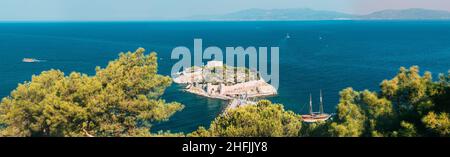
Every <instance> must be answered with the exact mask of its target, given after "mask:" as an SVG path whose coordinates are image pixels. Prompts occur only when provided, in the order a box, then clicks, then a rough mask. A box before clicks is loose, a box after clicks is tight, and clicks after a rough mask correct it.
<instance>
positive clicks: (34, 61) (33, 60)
mask: <svg viewBox="0 0 450 157" xmlns="http://www.w3.org/2000/svg"><path fill="white" fill-rule="evenodd" d="M22 62H24V63H39V62H46V60H40V59H36V58H24V59H22Z"/></svg>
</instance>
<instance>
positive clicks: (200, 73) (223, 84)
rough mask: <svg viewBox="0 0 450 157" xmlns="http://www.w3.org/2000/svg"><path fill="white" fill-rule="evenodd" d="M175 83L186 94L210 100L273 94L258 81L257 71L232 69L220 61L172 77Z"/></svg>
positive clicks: (272, 90) (269, 88) (260, 80)
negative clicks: (181, 87) (182, 88)
mask: <svg viewBox="0 0 450 157" xmlns="http://www.w3.org/2000/svg"><path fill="white" fill-rule="evenodd" d="M173 81H174V82H175V83H178V84H184V85H186V91H187V92H190V93H193V94H197V95H200V96H205V97H209V98H214V99H222V100H233V99H241V98H256V97H264V96H272V95H276V94H277V90H276V89H275V87H273V86H272V85H270V84H269V83H267V82H266V81H265V80H264V79H262V78H261V77H260V75H259V73H258V72H256V71H255V70H250V69H247V68H243V67H232V66H227V65H225V64H223V62H222V61H209V62H208V63H207V65H205V66H201V67H198V66H194V67H191V68H187V69H185V70H183V71H182V72H179V73H177V74H176V77H175V78H174V79H173Z"/></svg>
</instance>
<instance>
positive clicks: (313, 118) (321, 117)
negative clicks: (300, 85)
mask: <svg viewBox="0 0 450 157" xmlns="http://www.w3.org/2000/svg"><path fill="white" fill-rule="evenodd" d="M312 108H313V104H312V96H311V94H310V95H309V114H305V115H301V116H302V120H303V121H304V122H306V123H316V122H323V121H327V120H328V119H330V118H331V114H328V113H325V112H324V111H323V100H322V90H320V110H319V112H313V109H312Z"/></svg>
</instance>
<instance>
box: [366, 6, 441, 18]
mask: <svg viewBox="0 0 450 157" xmlns="http://www.w3.org/2000/svg"><path fill="white" fill-rule="evenodd" d="M360 18H362V19H450V12H448V11H440V10H429V9H419V8H413V9H405V10H382V11H377V12H374V13H371V14H368V15H363V16H360Z"/></svg>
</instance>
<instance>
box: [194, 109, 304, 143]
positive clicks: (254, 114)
mask: <svg viewBox="0 0 450 157" xmlns="http://www.w3.org/2000/svg"><path fill="white" fill-rule="evenodd" d="M301 123H302V122H301V116H299V115H297V114H295V113H293V112H292V111H285V110H284V108H283V106H282V105H280V104H272V103H271V102H270V101H267V100H263V101H259V102H258V103H257V104H256V105H247V106H243V107H239V108H237V109H232V110H229V111H227V112H226V113H225V114H223V115H221V116H219V117H217V118H216V119H215V120H214V121H213V122H212V123H211V125H210V127H209V129H205V128H203V127H200V128H199V129H198V130H197V131H195V132H193V133H191V135H190V136H213V137H216V136H217V137H292V136H298V133H299V131H300V128H301V125H302V124H301Z"/></svg>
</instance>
